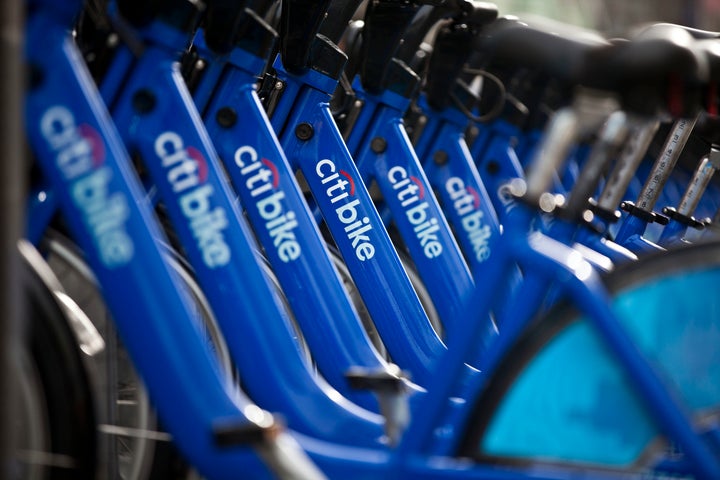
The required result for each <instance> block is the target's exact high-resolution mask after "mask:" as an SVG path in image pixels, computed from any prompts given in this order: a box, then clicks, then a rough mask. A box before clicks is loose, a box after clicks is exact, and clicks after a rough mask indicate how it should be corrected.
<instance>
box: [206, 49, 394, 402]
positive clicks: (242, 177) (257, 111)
mask: <svg viewBox="0 0 720 480" xmlns="http://www.w3.org/2000/svg"><path fill="white" fill-rule="evenodd" d="M196 47H198V42H197V37H196ZM201 51H202V50H201ZM206 53H208V54H209V53H210V52H206ZM206 58H207V59H208V60H210V65H213V66H212V67H211V68H214V69H217V68H218V67H216V66H215V65H218V64H223V65H224V68H225V75H224V76H223V79H222V81H221V82H220V83H215V84H214V85H212V88H211V87H210V86H209V85H206V84H205V82H216V78H207V77H205V78H203V82H201V85H200V86H201V87H202V88H203V90H206V91H212V92H213V94H212V98H211V101H210V102H209V104H208V105H207V106H206V105H201V108H203V109H204V110H205V112H206V113H205V115H204V118H205V125H206V128H207V130H208V133H209V134H210V137H211V139H212V140H213V143H214V145H215V148H216V149H217V151H218V154H219V155H220V158H221V159H222V162H223V165H224V166H225V170H226V171H227V172H228V175H229V176H230V179H231V181H232V183H233V186H234V189H235V191H236V192H237V193H238V194H239V196H240V200H241V203H242V205H243V207H244V210H245V212H246V213H247V215H248V219H249V221H250V223H251V224H252V225H253V228H254V231H255V233H256V235H257V236H258V238H259V240H260V243H261V245H263V250H264V252H265V256H266V257H267V258H268V259H269V261H270V263H271V265H272V266H273V267H274V272H275V274H276V275H277V277H278V280H279V282H280V284H281V286H282V288H283V294H284V295H285V297H286V298H287V301H288V302H289V304H290V306H291V308H292V310H293V313H294V316H295V318H296V320H297V321H298V323H299V324H300V327H301V329H302V331H303V336H304V338H305V340H306V341H307V343H308V345H309V347H310V350H311V351H312V355H313V360H314V361H315V362H316V363H317V365H318V369H319V371H320V373H321V374H322V375H323V376H324V377H325V379H327V380H328V382H330V384H331V385H332V386H333V387H334V388H336V389H337V390H338V391H339V392H340V393H342V394H343V396H345V397H348V398H350V399H352V400H354V401H356V403H358V404H360V405H363V406H366V407H368V408H372V409H374V410H377V403H376V401H375V399H374V397H372V396H371V394H370V393H367V392H358V391H356V390H355V391H354V390H351V389H350V388H349V385H348V383H347V381H346V379H345V377H344V374H345V373H346V372H347V371H348V370H349V369H350V368H351V367H365V368H369V369H372V370H380V369H386V368H387V364H386V363H385V362H384V361H383V360H382V359H381V358H380V356H379V355H378V353H377V351H376V350H375V349H374V347H373V346H372V344H371V342H370V340H369V338H368V336H367V333H366V332H365V330H364V328H363V326H362V324H361V322H360V319H359V318H358V315H357V312H356V311H355V309H354V307H353V305H352V302H351V301H350V299H349V298H348V295H347V293H346V292H345V290H344V289H343V286H342V280H341V279H340V278H339V276H338V273H337V271H336V269H335V267H334V266H333V263H332V260H331V258H330V254H329V252H328V250H327V247H326V245H325V241H324V239H323V237H322V235H321V233H320V231H319V228H318V226H317V223H316V222H315V218H314V217H313V215H312V213H311V212H310V210H309V208H308V205H307V203H306V201H305V198H304V195H303V192H302V191H301V189H300V187H299V185H298V183H297V182H296V180H295V174H294V172H293V170H292V168H291V167H290V164H289V163H288V161H287V158H286V157H285V154H284V152H283V151H282V149H281V148H280V144H279V141H278V139H277V137H276V136H275V133H274V131H273V130H272V127H271V126H270V124H269V121H268V118H267V116H266V114H265V111H264V110H263V109H262V106H261V105H260V101H259V99H258V96H257V93H256V91H255V83H256V75H257V72H258V71H260V70H261V69H262V67H263V65H264V63H265V62H264V61H263V60H262V59H260V58H258V57H256V56H255V55H253V54H251V53H249V52H247V51H245V50H242V49H240V48H236V49H234V50H233V51H232V52H231V54H230V56H229V58H228V59H227V61H224V60H223V59H218V58H214V59H212V58H209V57H206ZM222 109H230V110H232V111H233V112H236V115H237V116H238V120H237V122H235V123H232V124H229V123H228V124H225V125H221V124H220V122H219V121H218V120H217V118H218V112H220V111H221V110H222Z"/></svg>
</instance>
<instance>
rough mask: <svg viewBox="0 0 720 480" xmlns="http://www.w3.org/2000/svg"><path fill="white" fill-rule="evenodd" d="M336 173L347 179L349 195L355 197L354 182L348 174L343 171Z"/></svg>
mask: <svg viewBox="0 0 720 480" xmlns="http://www.w3.org/2000/svg"><path fill="white" fill-rule="evenodd" d="M338 173H339V174H340V175H342V176H343V177H345V178H347V179H348V182H350V195H355V182H354V181H353V179H352V177H351V176H350V174H349V173H347V172H346V171H345V170H338Z"/></svg>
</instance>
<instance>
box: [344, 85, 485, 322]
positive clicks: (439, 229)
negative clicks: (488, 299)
mask: <svg viewBox="0 0 720 480" xmlns="http://www.w3.org/2000/svg"><path fill="white" fill-rule="evenodd" d="M353 89H354V91H355V94H356V96H357V97H358V99H360V100H362V101H363V102H364V105H363V107H362V111H361V112H360V115H359V116H358V119H357V122H356V127H355V128H353V129H352V131H351V132H350V136H349V137H348V140H347V146H348V149H349V150H350V152H351V153H353V155H354V158H355V160H356V162H357V166H358V170H359V171H360V174H361V175H362V178H363V181H364V182H365V184H366V185H370V182H371V181H372V180H375V181H376V182H377V184H378V186H379V187H380V191H381V192H382V195H383V199H384V202H385V204H386V205H387V208H388V210H389V213H390V216H391V218H392V220H393V221H394V223H395V225H396V226H397V228H398V230H399V231H400V234H401V235H402V238H403V242H404V244H405V245H406V246H407V248H408V251H409V253H410V256H411V257H412V259H413V261H414V263H415V266H416V267H417V269H418V272H419V273H420V276H421V277H422V279H423V281H424V283H425V285H426V287H427V289H428V292H429V293H430V296H431V297H432V299H433V303H434V305H435V308H436V309H437V310H438V313H439V314H440V318H441V319H442V320H443V323H444V325H445V328H449V329H460V328H462V325H463V323H464V322H462V317H463V316H464V315H465V313H466V312H465V308H464V306H465V303H466V301H467V298H468V295H470V294H471V293H472V291H473V290H474V283H473V280H472V277H471V275H470V271H469V269H468V267H467V264H466V263H465V260H464V258H463V256H462V253H461V252H460V250H459V247H458V245H457V243H456V241H455V237H454V236H453V234H452V232H451V231H450V227H449V225H448V224H447V221H446V219H445V216H444V214H443V212H442V210H441V209H440V205H439V204H438V201H437V199H436V198H435V195H434V193H433V190H432V187H431V185H430V183H429V181H428V179H427V177H426V176H425V173H424V172H423V170H422V167H421V166H420V162H419V160H418V159H417V156H416V155H415V151H414V149H413V147H412V145H411V143H410V139H409V138H408V136H407V133H406V132H405V128H404V126H403V122H402V116H403V114H404V113H405V111H406V110H407V109H408V107H409V106H410V99H409V98H407V97H406V96H404V95H401V94H398V93H395V92H393V91H391V90H386V91H384V92H383V93H382V94H380V95H370V94H367V93H366V92H365V91H364V90H363V89H362V86H361V84H360V82H359V81H356V82H355V84H354V85H353ZM360 125H367V128H359V126H360Z"/></svg>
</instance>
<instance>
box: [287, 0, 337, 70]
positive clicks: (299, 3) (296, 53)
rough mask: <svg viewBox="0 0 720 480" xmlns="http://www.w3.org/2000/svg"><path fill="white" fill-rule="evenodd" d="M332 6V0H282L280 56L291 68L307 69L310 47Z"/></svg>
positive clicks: (288, 68)
mask: <svg viewBox="0 0 720 480" xmlns="http://www.w3.org/2000/svg"><path fill="white" fill-rule="evenodd" d="M329 6H330V0H282V11H281V14H280V56H281V57H282V62H283V66H284V67H285V69H286V70H287V71H288V72H290V73H298V72H302V71H304V70H305V69H307V66H308V61H309V59H310V48H311V46H312V45H313V42H314V41H315V35H316V34H317V33H318V29H319V27H320V24H321V22H322V21H323V18H325V14H326V13H327V11H328V7H329Z"/></svg>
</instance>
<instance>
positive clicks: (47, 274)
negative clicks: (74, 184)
mask: <svg viewBox="0 0 720 480" xmlns="http://www.w3.org/2000/svg"><path fill="white" fill-rule="evenodd" d="M20 252H21V256H22V260H23V261H22V262H21V270H20V274H21V278H20V280H21V282H22V285H23V295H24V300H25V315H24V318H25V319H26V320H27V321H26V322H25V324H24V325H23V330H24V331H23V334H24V335H23V338H24V339H25V342H24V346H23V348H21V349H19V350H20V353H19V355H18V356H17V357H18V358H17V359H16V361H17V365H16V368H15V369H14V372H15V373H16V375H14V378H12V379H11V380H12V381H13V385H14V388H13V394H14V395H15V398H16V401H15V405H16V409H15V416H14V418H15V425H14V435H13V436H14V439H15V445H14V448H15V454H14V456H13V459H14V461H13V468H12V472H11V475H12V477H11V478H17V479H83V478H87V479H90V478H95V470H96V456H95V444H96V438H95V432H96V421H95V411H94V406H93V398H92V394H91V388H90V383H89V379H88V377H87V372H86V370H85V367H84V364H83V360H82V356H81V355H82V354H81V352H80V349H79V348H78V344H77V341H76V339H75V336H74V334H73V332H72V331H71V329H70V326H69V324H68V318H67V317H66V316H65V314H64V309H63V307H62V306H61V304H60V302H59V299H58V297H57V296H56V295H55V293H54V291H53V288H52V284H53V282H57V279H55V278H54V276H53V274H52V272H51V271H50V269H49V267H48V266H47V264H45V262H44V260H43V259H42V258H41V257H40V255H39V254H38V253H37V251H36V250H35V249H34V248H33V247H32V246H31V245H30V244H27V243H23V244H21V248H20Z"/></svg>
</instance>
